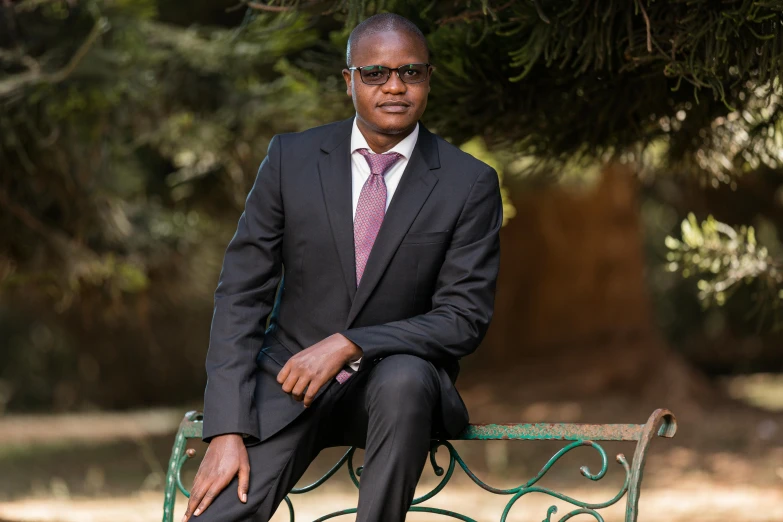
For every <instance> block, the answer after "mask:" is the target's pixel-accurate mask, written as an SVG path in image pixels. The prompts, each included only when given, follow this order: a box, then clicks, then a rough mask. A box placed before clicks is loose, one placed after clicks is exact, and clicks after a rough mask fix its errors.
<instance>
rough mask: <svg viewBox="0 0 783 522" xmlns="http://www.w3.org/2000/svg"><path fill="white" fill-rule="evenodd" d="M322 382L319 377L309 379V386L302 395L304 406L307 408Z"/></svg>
mask: <svg viewBox="0 0 783 522" xmlns="http://www.w3.org/2000/svg"><path fill="white" fill-rule="evenodd" d="M323 384H324V383H323V382H322V381H321V380H320V379H314V380H312V381H310V386H308V387H307V394H306V395H305V396H304V405H305V408H309V407H310V405H311V404H312V403H313V401H314V400H315V396H316V394H317V393H318V390H320V389H321V386H323Z"/></svg>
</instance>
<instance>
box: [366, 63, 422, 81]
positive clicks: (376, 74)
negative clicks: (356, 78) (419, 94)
mask: <svg viewBox="0 0 783 522" xmlns="http://www.w3.org/2000/svg"><path fill="white" fill-rule="evenodd" d="M397 71H398V73H399V75H400V79H401V80H402V81H404V82H405V83H420V82H423V81H424V80H426V79H427V64H424V63H412V64H409V65H403V66H400V67H398V68H397ZM360 72H361V75H362V81H363V82H364V83H368V84H370V85H381V84H384V83H386V81H387V80H388V79H389V75H391V69H389V68H388V67H384V66H383V65H369V66H367V67H362V68H361V69H360Z"/></svg>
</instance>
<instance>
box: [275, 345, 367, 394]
mask: <svg viewBox="0 0 783 522" xmlns="http://www.w3.org/2000/svg"><path fill="white" fill-rule="evenodd" d="M361 356H362V349H361V348H359V347H358V346H356V345H355V344H354V343H352V342H351V341H349V340H348V339H346V338H345V337H343V336H342V335H341V334H334V335H330V336H329V337H327V338H326V339H324V340H323V341H319V342H317V343H315V344H314V345H312V346H310V347H309V348H306V349H304V350H302V351H301V352H299V353H297V354H296V355H294V356H293V357H291V358H290V359H288V362H286V363H285V366H283V369H282V370H280V373H278V374H277V382H278V383H280V384H282V385H283V391H284V392H286V393H290V394H291V395H293V397H294V399H296V400H298V401H300V402H301V401H304V405H305V407H309V406H310V405H311V404H312V403H313V400H314V399H315V395H316V394H317V393H318V390H320V389H321V387H323V385H324V384H326V383H327V382H329V379H333V378H334V377H335V376H336V375H337V374H338V373H340V370H341V369H342V368H343V366H345V365H346V364H348V363H349V362H352V361H356V360H357V359H359V358H360V357H361Z"/></svg>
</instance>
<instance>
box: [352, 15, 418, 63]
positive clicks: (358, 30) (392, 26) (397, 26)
mask: <svg viewBox="0 0 783 522" xmlns="http://www.w3.org/2000/svg"><path fill="white" fill-rule="evenodd" d="M387 31H403V32H407V33H408V34H410V35H412V36H413V37H414V38H416V39H418V40H419V41H420V42H421V44H422V45H423V46H424V48H425V49H426V50H427V61H429V57H430V48H429V46H428V45H427V39H426V38H424V33H422V32H421V29H419V28H418V27H416V24H414V23H413V22H411V21H410V20H408V19H407V18H405V17H404V16H400V15H398V14H394V13H380V14H377V15H373V16H371V17H369V18H367V19H366V20H364V21H362V22H361V23H360V24H359V25H357V26H356V27H354V28H353V31H351V35H350V36H349V37H348V45H347V46H346V50H345V63H346V64H347V65H348V67H351V65H352V64H351V55H352V54H353V49H354V46H356V45H358V44H359V42H360V41H361V40H362V39H363V38H364V37H365V36H370V35H373V34H378V33H385V32H387Z"/></svg>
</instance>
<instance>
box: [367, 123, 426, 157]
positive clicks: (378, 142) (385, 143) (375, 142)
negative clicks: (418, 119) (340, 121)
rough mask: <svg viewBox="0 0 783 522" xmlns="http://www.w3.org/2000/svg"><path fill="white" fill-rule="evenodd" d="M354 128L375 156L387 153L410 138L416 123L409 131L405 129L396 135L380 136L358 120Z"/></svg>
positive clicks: (380, 134)
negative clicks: (357, 129)
mask: <svg viewBox="0 0 783 522" xmlns="http://www.w3.org/2000/svg"><path fill="white" fill-rule="evenodd" d="M356 126H357V127H359V131H360V132H361V133H362V136H364V139H365V141H367V145H369V146H370V149H372V151H373V152H374V153H376V154H382V153H384V152H388V151H389V150H391V149H392V148H394V147H395V146H396V145H397V144H398V143H399V142H401V141H402V140H404V139H405V138H407V137H408V136H410V133H411V132H413V129H415V128H416V123H414V124H413V126H411V128H410V129H406V130H404V131H403V132H400V133H397V134H382V133H379V132H376V131H374V130H372V129H370V128H368V127H367V126H366V125H365V124H364V122H363V121H362V120H360V119H358V118H357V119H356Z"/></svg>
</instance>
